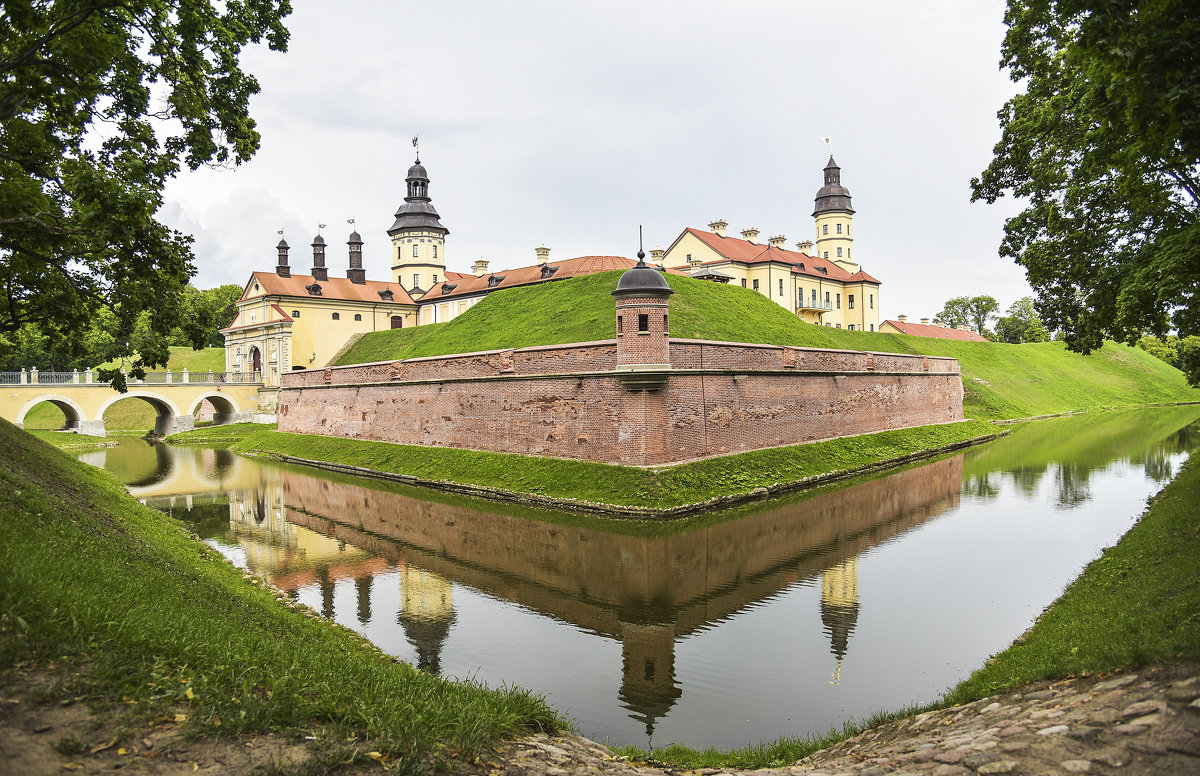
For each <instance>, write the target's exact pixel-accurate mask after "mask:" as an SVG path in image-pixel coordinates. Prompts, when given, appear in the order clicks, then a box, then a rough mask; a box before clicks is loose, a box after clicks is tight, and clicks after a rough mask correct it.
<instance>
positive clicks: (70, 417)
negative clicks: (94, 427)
mask: <svg viewBox="0 0 1200 776" xmlns="http://www.w3.org/2000/svg"><path fill="white" fill-rule="evenodd" d="M46 401H48V402H50V403H51V404H53V405H54V406H56V407H58V408H59V409H60V410H62V414H63V415H64V416H65V417H66V419H67V422H66V423H65V424H64V425H63V427H62V430H64V431H66V430H69V429H75V430H79V427H80V425H82V423H83V421H85V420H88V417H87V413H86V412H84V411H83V407H80V406H79V405H78V404H76V403H75V401H74V400H72V399H69V398H67V397H66V396H63V395H62V394H57V393H46V394H42V395H41V396H38V397H37V398H35V399H30V400H29V402H28V403H27V404H26V405H25V406H24V407H22V408H21V411H20V412H18V413H17V419H16V425H17V428H24V427H25V416H26V415H28V414H29V411H30V410H32V409H33V408H34V407H36V406H38V405H39V404H41V403H42V402H46Z"/></svg>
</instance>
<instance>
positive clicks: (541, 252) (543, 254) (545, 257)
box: [536, 245, 550, 267]
mask: <svg viewBox="0 0 1200 776" xmlns="http://www.w3.org/2000/svg"><path fill="white" fill-rule="evenodd" d="M536 250H537V257H538V259H537V261H538V266H539V267H540V266H541V265H543V264H545V263H546V262H548V261H550V249H549V248H547V247H546V246H545V245H541V246H539V247H538V248H536Z"/></svg>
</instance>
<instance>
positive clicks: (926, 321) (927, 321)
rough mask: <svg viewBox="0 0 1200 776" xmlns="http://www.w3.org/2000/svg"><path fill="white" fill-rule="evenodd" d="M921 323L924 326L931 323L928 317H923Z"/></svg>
mask: <svg viewBox="0 0 1200 776" xmlns="http://www.w3.org/2000/svg"><path fill="white" fill-rule="evenodd" d="M921 325H922V326H928V325H929V319H928V318H922V319H921Z"/></svg>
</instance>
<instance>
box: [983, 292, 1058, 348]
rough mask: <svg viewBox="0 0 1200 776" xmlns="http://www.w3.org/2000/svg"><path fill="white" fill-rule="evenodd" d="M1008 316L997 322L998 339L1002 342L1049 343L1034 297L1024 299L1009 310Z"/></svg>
mask: <svg viewBox="0 0 1200 776" xmlns="http://www.w3.org/2000/svg"><path fill="white" fill-rule="evenodd" d="M1007 312H1008V314H1007V315H1005V316H1003V317H1001V318H999V319H998V320H997V321H996V338H997V339H998V340H1000V341H1001V342H1010V343H1013V344H1019V343H1022V342H1049V341H1050V332H1048V331H1046V327H1045V325H1044V324H1043V323H1042V319H1041V318H1039V317H1038V314H1037V310H1036V309H1035V308H1034V305H1033V297H1029V296H1026V297H1022V298H1021V299H1018V300H1017V301H1015V302H1013V303H1012V305H1010V306H1009V308H1008V311H1007Z"/></svg>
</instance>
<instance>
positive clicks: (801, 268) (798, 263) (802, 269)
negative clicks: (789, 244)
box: [796, 261, 804, 272]
mask: <svg viewBox="0 0 1200 776" xmlns="http://www.w3.org/2000/svg"><path fill="white" fill-rule="evenodd" d="M796 269H798V270H800V271H801V272H803V271H804V262H802V261H798V262H796Z"/></svg>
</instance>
